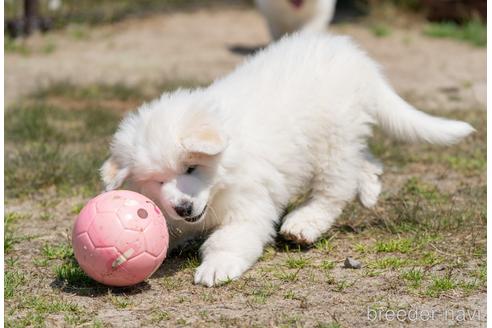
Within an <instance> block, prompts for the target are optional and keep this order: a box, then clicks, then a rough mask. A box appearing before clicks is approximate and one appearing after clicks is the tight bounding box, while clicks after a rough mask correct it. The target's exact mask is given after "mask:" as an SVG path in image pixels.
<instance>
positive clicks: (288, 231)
mask: <svg viewBox="0 0 492 328" xmlns="http://www.w3.org/2000/svg"><path fill="white" fill-rule="evenodd" d="M306 221H307V220H299V219H294V218H289V217H287V218H286V220H285V221H284V223H283V224H282V227H281V228H280V233H281V234H282V236H283V237H284V238H285V239H287V240H291V241H293V242H295V243H296V244H300V245H310V244H313V243H314V242H315V241H316V240H318V238H319V237H320V236H321V234H322V233H323V231H320V229H319V228H318V227H316V226H315V225H313V224H310V222H306Z"/></svg>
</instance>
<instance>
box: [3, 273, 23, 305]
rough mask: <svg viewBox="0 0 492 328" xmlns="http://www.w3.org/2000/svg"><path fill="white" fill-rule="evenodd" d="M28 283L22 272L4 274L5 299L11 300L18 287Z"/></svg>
mask: <svg viewBox="0 0 492 328" xmlns="http://www.w3.org/2000/svg"><path fill="white" fill-rule="evenodd" d="M25 282H26V276H25V275H24V274H23V273H22V272H21V271H9V270H7V271H5V274H4V284H5V285H4V297H5V299H10V298H12V297H14V295H15V294H16V292H17V287H19V286H21V285H23V284H24V283H25Z"/></svg>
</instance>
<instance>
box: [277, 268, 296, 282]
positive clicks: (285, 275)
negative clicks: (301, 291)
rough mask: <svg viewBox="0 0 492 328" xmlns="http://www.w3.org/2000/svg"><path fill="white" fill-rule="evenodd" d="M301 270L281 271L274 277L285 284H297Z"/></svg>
mask: <svg viewBox="0 0 492 328" xmlns="http://www.w3.org/2000/svg"><path fill="white" fill-rule="evenodd" d="M300 270H301V269H297V270H296V271H284V270H281V271H279V272H276V273H275V274H274V276H275V277H276V278H277V279H279V280H281V281H283V282H295V281H297V279H299V271H300Z"/></svg>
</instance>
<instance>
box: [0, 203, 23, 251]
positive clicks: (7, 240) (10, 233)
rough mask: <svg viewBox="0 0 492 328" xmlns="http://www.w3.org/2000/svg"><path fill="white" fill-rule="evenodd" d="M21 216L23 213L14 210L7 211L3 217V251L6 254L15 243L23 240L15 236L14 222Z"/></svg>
mask: <svg viewBox="0 0 492 328" xmlns="http://www.w3.org/2000/svg"><path fill="white" fill-rule="evenodd" d="M19 218H21V215H19V214H17V213H14V212H10V213H6V214H5V216H4V217H3V229H4V235H3V251H4V252H5V254H8V253H9V252H10V251H11V250H12V248H13V247H14V245H15V244H17V243H19V242H20V240H21V238H19V237H17V236H15V234H14V229H13V224H14V222H15V221H17V220H18V219H19Z"/></svg>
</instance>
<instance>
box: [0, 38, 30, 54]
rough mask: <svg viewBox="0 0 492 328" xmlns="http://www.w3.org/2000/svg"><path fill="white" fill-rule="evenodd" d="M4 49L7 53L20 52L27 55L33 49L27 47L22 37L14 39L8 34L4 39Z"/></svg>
mask: <svg viewBox="0 0 492 328" xmlns="http://www.w3.org/2000/svg"><path fill="white" fill-rule="evenodd" d="M3 49H4V51H5V53H18V54H21V55H24V56H27V55H29V54H30V53H31V50H30V49H29V48H28V47H27V45H26V43H25V42H24V40H22V38H19V39H12V38H11V37H9V36H8V35H5V38H4V41H3Z"/></svg>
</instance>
